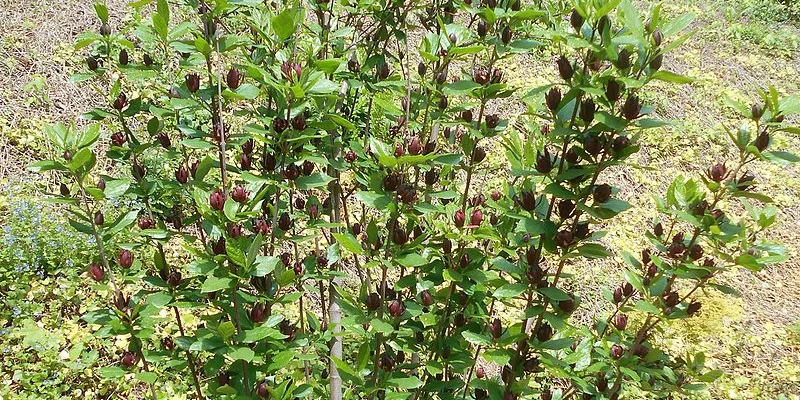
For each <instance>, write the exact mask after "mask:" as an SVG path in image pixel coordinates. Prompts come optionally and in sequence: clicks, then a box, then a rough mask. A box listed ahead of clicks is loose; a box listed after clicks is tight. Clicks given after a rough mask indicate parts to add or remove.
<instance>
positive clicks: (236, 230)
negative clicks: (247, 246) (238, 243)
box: [228, 224, 244, 238]
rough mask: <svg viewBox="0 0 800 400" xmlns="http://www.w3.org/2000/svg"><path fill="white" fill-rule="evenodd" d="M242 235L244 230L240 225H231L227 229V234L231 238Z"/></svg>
mask: <svg viewBox="0 0 800 400" xmlns="http://www.w3.org/2000/svg"><path fill="white" fill-rule="evenodd" d="M243 233H244V228H243V227H242V224H231V226H229V227H228V234H229V235H231V237H232V238H238V237H240V236H242V234H243Z"/></svg>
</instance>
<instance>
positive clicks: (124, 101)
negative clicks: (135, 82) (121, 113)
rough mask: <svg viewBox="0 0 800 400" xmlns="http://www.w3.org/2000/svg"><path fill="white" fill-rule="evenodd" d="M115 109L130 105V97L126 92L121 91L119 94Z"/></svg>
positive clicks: (115, 101)
mask: <svg viewBox="0 0 800 400" xmlns="http://www.w3.org/2000/svg"><path fill="white" fill-rule="evenodd" d="M113 105H114V109H116V110H122V109H123V108H125V107H127V106H128V97H127V96H125V93H120V94H119V96H117V98H116V99H115V100H114V104H113Z"/></svg>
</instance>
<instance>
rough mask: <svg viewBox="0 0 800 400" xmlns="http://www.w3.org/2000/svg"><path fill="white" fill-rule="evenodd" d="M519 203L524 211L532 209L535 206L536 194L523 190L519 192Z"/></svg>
mask: <svg viewBox="0 0 800 400" xmlns="http://www.w3.org/2000/svg"><path fill="white" fill-rule="evenodd" d="M521 197H522V199H521V205H522V208H523V209H524V210H526V211H533V209H535V208H536V195H535V194H534V193H533V192H530V191H527V190H526V191H523V192H522V194H521Z"/></svg>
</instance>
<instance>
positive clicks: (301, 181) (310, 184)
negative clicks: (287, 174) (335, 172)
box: [295, 172, 333, 190]
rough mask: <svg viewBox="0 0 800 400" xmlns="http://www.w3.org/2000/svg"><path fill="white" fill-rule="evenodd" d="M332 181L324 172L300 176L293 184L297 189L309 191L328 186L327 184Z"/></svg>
mask: <svg viewBox="0 0 800 400" xmlns="http://www.w3.org/2000/svg"><path fill="white" fill-rule="evenodd" d="M332 180H333V178H332V177H330V176H328V174H326V173H324V172H318V173H316V174H311V175H308V176H301V177H299V178H297V180H296V181H295V184H296V185H297V188H298V189H301V190H309V189H316V188H320V187H324V186H325V185H327V184H328V182H330V181H332Z"/></svg>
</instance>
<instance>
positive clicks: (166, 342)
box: [161, 336, 175, 351]
mask: <svg viewBox="0 0 800 400" xmlns="http://www.w3.org/2000/svg"><path fill="white" fill-rule="evenodd" d="M161 346H163V347H164V350H167V351H172V350H175V341H174V340H172V338H171V337H169V336H167V337H164V338H162V339H161Z"/></svg>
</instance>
